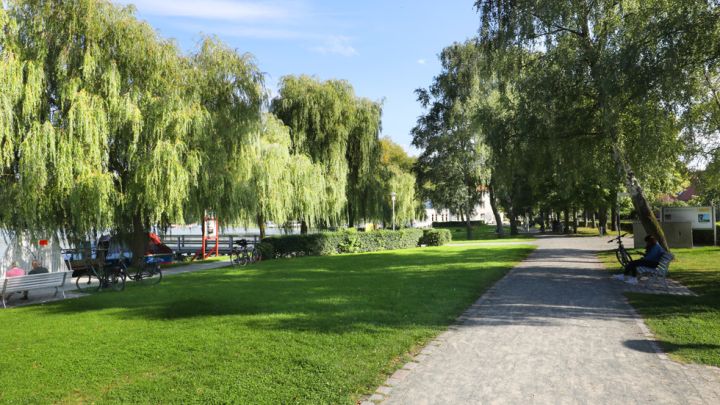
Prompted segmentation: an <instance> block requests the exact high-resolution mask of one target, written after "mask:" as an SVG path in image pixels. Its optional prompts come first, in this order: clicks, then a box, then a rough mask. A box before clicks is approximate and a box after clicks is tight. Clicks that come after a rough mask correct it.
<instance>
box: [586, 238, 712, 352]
mask: <svg viewBox="0 0 720 405" xmlns="http://www.w3.org/2000/svg"><path fill="white" fill-rule="evenodd" d="M635 252H636V254H633V257H639V256H640V255H641V254H639V253H637V252H638V251H635ZM673 253H674V254H675V256H676V260H675V261H673V262H672V263H671V264H670V277H671V278H672V279H674V280H677V281H678V282H680V283H682V284H683V285H685V286H687V287H689V288H690V289H692V290H693V291H694V292H696V293H697V294H698V297H680V296H664V295H649V294H627V296H628V299H629V301H630V303H631V304H632V305H633V307H635V309H637V311H638V312H639V313H640V314H641V315H642V317H643V318H644V319H645V322H646V323H647V325H648V326H649V327H650V329H651V330H652V332H653V334H655V336H656V338H657V340H658V342H659V343H660V345H661V347H662V349H663V350H664V351H665V352H666V353H668V354H669V355H670V356H672V357H673V358H674V359H676V360H680V361H685V362H693V363H700V364H707V365H712V366H720V248H712V247H705V248H695V249H674V250H673ZM600 257H601V259H602V260H603V262H605V264H606V266H607V267H608V268H611V269H614V270H617V269H619V265H618V263H617V261H616V260H615V253H614V252H613V251H609V252H603V253H602V254H601V255H600Z"/></svg>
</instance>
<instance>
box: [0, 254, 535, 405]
mask: <svg viewBox="0 0 720 405" xmlns="http://www.w3.org/2000/svg"><path fill="white" fill-rule="evenodd" d="M532 250H533V247H531V246H504V247H488V248H479V247H439V248H423V249H411V250H404V251H387V252H379V253H368V254H357V255H343V256H332V257H307V258H298V259H290V260H274V261H267V262H262V263H259V264H257V265H253V266H248V267H243V268H235V269H232V268H226V269H218V270H210V271H205V272H198V273H186V274H182V275H177V276H173V277H168V278H166V279H165V280H163V282H162V283H160V284H158V285H156V286H135V285H133V284H132V283H131V284H128V288H127V289H126V290H125V291H124V292H121V293H113V292H105V293H99V294H95V295H92V296H89V297H84V298H80V299H73V300H66V301H61V302H55V303H51V304H47V305H43V306H30V307H21V308H14V309H9V310H4V311H0V325H2V326H3V327H2V328H0V353H2V355H1V356H0V381H2V388H1V389H0V402H2V403H8V402H22V403H49V402H56V403H57V402H59V403H68V402H70V403H78V402H118V403H120V402H122V403H125V402H130V403H168V402H171V403H187V402H196V403H208V402H212V403H227V402H235V403H237V402H240V403H291V402H292V403H296V402H303V403H348V404H350V403H353V402H355V401H356V400H357V399H358V397H359V396H360V395H362V394H364V393H369V392H372V391H374V389H375V387H377V386H378V385H379V384H380V383H382V381H383V380H384V378H385V376H386V375H387V374H388V373H391V372H393V371H394V370H395V369H396V368H397V367H399V366H400V365H401V364H402V362H403V361H404V360H407V358H408V357H407V356H408V354H410V353H412V352H413V351H414V350H417V349H418V348H419V347H420V346H421V345H423V344H425V343H426V342H428V341H429V340H430V339H432V338H433V337H434V336H436V335H437V334H439V333H440V332H441V331H443V330H445V329H446V327H447V326H448V325H449V324H452V323H453V322H454V320H455V318H456V317H457V316H458V315H459V314H460V313H462V311H463V310H465V309H466V308H467V307H468V306H469V305H471V304H472V303H473V302H474V301H475V300H476V299H477V298H478V297H479V296H480V295H481V294H482V293H483V291H485V290H486V289H487V288H488V287H490V286H491V285H492V284H493V283H494V282H495V281H497V280H498V279H499V278H501V277H502V276H503V275H504V274H505V273H506V272H507V271H508V269H510V268H511V267H512V266H514V265H515V264H516V263H517V262H518V261H519V260H521V259H523V258H524V257H525V256H526V255H527V254H529V253H530V252H531V251H532Z"/></svg>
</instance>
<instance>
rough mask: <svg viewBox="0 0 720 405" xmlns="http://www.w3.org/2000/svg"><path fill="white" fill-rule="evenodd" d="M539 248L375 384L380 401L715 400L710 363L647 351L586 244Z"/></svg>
mask: <svg viewBox="0 0 720 405" xmlns="http://www.w3.org/2000/svg"><path fill="white" fill-rule="evenodd" d="M606 239H607V238H542V239H540V240H539V241H538V243H539V246H540V247H539V249H538V250H537V251H536V252H535V253H533V254H532V255H531V256H530V257H529V258H528V259H527V260H525V261H524V262H522V263H521V264H520V265H519V266H517V267H516V268H515V269H514V270H512V271H511V272H510V273H509V275H508V276H507V277H506V278H504V279H503V280H501V281H500V282H499V283H498V284H496V286H495V287H493V289H492V290H490V291H488V293H487V294H486V295H485V296H484V297H483V298H481V299H480V300H479V301H478V302H477V303H476V304H474V305H473V306H472V307H471V308H470V309H469V310H468V311H467V312H466V313H465V314H464V315H463V316H462V317H461V318H460V319H459V321H460V324H459V325H457V326H454V327H452V328H451V330H449V331H448V332H446V333H444V334H443V335H441V336H440V337H439V338H438V340H436V341H434V342H433V343H431V344H430V345H428V346H427V347H426V348H425V349H424V350H423V352H422V353H421V354H420V355H418V356H417V357H416V358H415V361H414V362H411V363H408V364H407V365H406V366H405V367H404V368H403V369H402V370H399V371H398V372H396V373H395V374H394V375H393V376H392V377H391V378H390V379H389V380H388V382H387V383H386V386H383V387H380V389H379V390H378V393H377V394H375V395H374V396H373V398H372V400H373V401H379V400H382V399H383V398H384V399H386V403H388V404H475V403H478V404H479V403H482V404H526V403H530V404H566V403H567V404H575V403H588V404H633V403H643V404H649V403H653V404H679V403H689V404H703V403H707V404H720V371H718V369H716V368H710V367H703V366H692V365H681V364H678V363H675V362H672V361H670V360H668V359H667V358H666V357H665V356H664V355H661V354H658V353H656V346H655V345H654V343H653V342H652V341H651V338H650V337H649V334H648V333H647V329H646V328H645V326H644V324H643V323H642V322H641V321H640V320H639V318H638V317H637V315H636V314H635V312H634V311H633V310H632V308H631V307H630V306H629V305H628V304H627V303H626V301H625V299H624V297H623V295H622V291H623V287H622V286H620V285H619V284H617V283H618V282H614V281H612V280H610V279H609V278H608V276H607V272H605V271H603V270H601V268H602V265H601V264H600V263H599V262H598V261H597V259H596V258H595V256H594V254H593V252H594V250H599V249H607V244H606V243H605V242H606Z"/></svg>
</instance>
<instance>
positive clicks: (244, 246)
mask: <svg viewBox="0 0 720 405" xmlns="http://www.w3.org/2000/svg"><path fill="white" fill-rule="evenodd" d="M235 244H236V245H237V246H233V249H232V251H231V252H230V263H231V264H232V265H236V264H239V265H241V266H245V265H247V264H249V263H256V262H259V261H260V260H261V259H262V255H261V254H260V250H259V249H258V248H257V247H255V246H254V245H253V246H252V247H251V246H249V244H248V241H247V240H245V239H240V240H238V241H235Z"/></svg>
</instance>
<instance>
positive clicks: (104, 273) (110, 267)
mask: <svg viewBox="0 0 720 405" xmlns="http://www.w3.org/2000/svg"><path fill="white" fill-rule="evenodd" d="M63 253H64V254H71V255H72V254H76V253H79V252H77V251H64V252H63ZM105 253H106V252H105V251H101V250H95V251H91V252H89V254H88V255H87V256H86V257H85V258H84V260H83V262H84V269H83V271H82V274H80V275H79V276H78V277H77V279H75V286H76V287H77V289H78V290H80V291H82V292H93V291H100V290H103V289H108V288H110V289H112V290H114V291H122V290H124V289H125V279H126V278H127V276H126V274H125V271H124V270H123V268H122V266H121V265H119V264H118V263H112V264H108V263H106V262H105Z"/></svg>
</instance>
